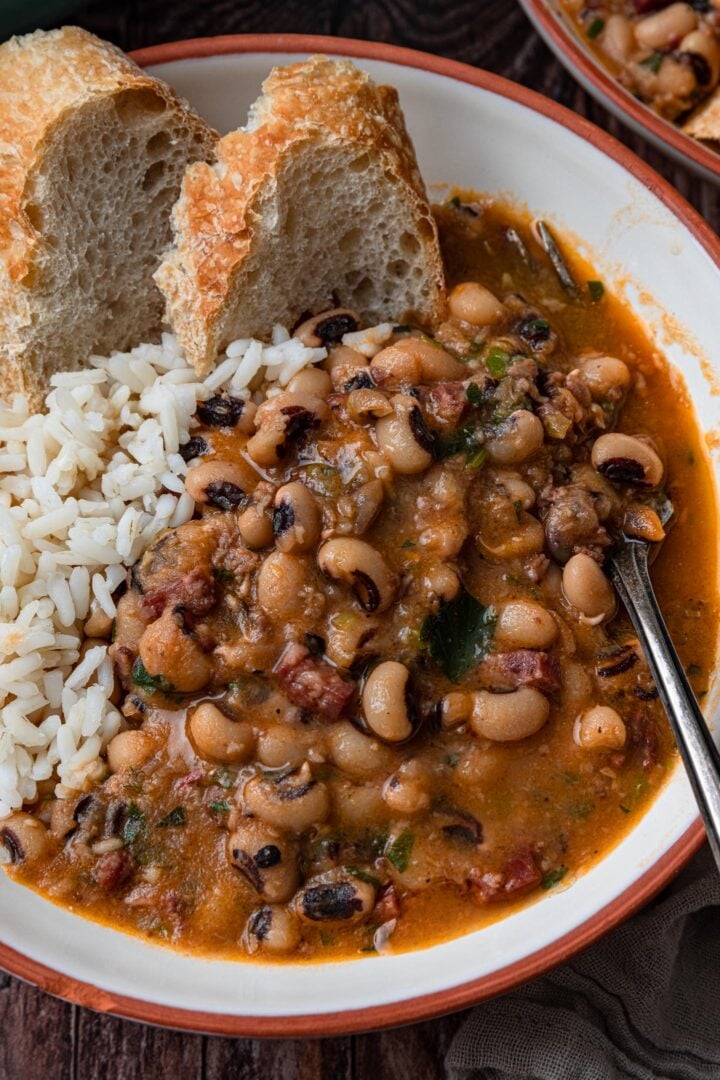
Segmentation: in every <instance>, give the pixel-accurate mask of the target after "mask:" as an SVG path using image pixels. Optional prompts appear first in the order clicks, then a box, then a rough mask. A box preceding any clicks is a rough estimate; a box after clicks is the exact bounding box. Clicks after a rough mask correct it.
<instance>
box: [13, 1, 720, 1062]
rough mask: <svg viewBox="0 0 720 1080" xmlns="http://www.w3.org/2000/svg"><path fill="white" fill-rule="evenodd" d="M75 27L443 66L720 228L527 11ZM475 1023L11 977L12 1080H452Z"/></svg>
mask: <svg viewBox="0 0 720 1080" xmlns="http://www.w3.org/2000/svg"><path fill="white" fill-rule="evenodd" d="M1 2H2V0H0V3H1ZM68 21H70V20H68ZM72 21H74V22H76V23H78V24H79V25H81V26H85V27H86V28H87V29H88V30H92V31H94V32H95V33H97V34H99V35H101V36H102V37H105V38H108V39H109V40H111V41H114V42H115V43H116V44H118V45H120V46H121V47H122V48H124V49H137V48H140V47H142V46H145V45H153V44H157V43H159V42H163V41H173V40H176V39H178V38H188V37H199V36H203V35H214V34H230V33H269V32H295V33H320V34H335V35H339V36H343V37H355V38H366V39H371V40H375V41H385V42H392V43H395V44H400V45H406V46H409V47H411V48H415V49H424V50H426V51H428V52H435V53H440V54H442V55H444V56H448V57H451V58H452V59H455V60H462V61H464V62H466V63H470V64H475V65H476V66H479V67H484V68H487V69H488V70H490V71H494V72H497V73H499V74H501V75H506V76H508V77H509V78H511V79H515V80H516V81H518V82H521V83H524V84H525V85H526V86H530V87H533V88H534V89H536V90H539V91H541V92H542V93H544V94H547V95H548V96H550V97H552V98H553V99H555V100H556V101H561V102H563V103H564V104H565V105H568V106H570V108H572V109H573V110H574V111H575V112H578V113H582V114H583V115H585V116H588V117H589V118H590V119H591V120H593V121H594V122H595V123H597V124H599V125H600V126H601V127H604V128H605V129H607V130H608V131H610V132H611V133H612V134H613V135H615V136H617V137H618V138H620V139H622V141H623V142H625V143H626V144H627V145H628V146H630V147H631V148H632V149H634V150H635V151H636V152H637V153H639V154H640V155H641V156H642V157H643V158H644V159H645V160H646V161H648V162H649V163H650V164H651V165H653V166H654V167H655V168H656V169H658V171H660V172H661V173H662V174H663V175H664V176H666V177H667V178H668V179H669V180H671V181H672V183H674V184H675V186H676V187H677V188H678V189H679V190H680V191H681V192H682V194H683V195H685V196H686V197H687V198H689V199H690V201H691V202H693V203H694V205H695V206H696V207H697V208H698V209H699V210H700V211H701V213H702V214H703V215H704V216H705V217H706V218H707V219H708V221H709V222H710V223H711V224H712V225H713V226H714V227H715V228H717V226H718V223H719V222H720V194H719V193H718V190H716V189H713V188H712V187H711V186H710V185H707V184H703V183H702V182H701V181H699V180H697V179H695V178H694V177H693V176H692V175H691V174H690V173H688V172H687V171H686V170H684V169H682V168H680V167H678V166H676V165H673V164H672V163H670V162H669V161H668V160H666V159H664V158H663V157H662V156H661V155H660V154H659V153H658V152H657V151H655V150H652V149H650V148H649V147H648V146H647V145H646V144H644V143H643V141H642V140H641V139H640V138H638V137H636V136H634V135H632V134H630V133H629V132H627V131H625V130H624V129H623V128H622V126H621V125H620V124H619V123H618V122H617V121H616V120H614V119H613V118H612V117H610V116H609V115H608V113H607V112H606V111H605V110H604V109H603V108H602V107H601V106H599V105H597V104H596V103H595V102H594V101H593V100H592V99H591V98H589V97H588V96H587V94H585V93H584V91H582V90H581V89H580V88H579V87H578V85H577V84H576V83H575V82H574V81H573V79H572V78H571V77H570V76H569V75H568V74H567V73H566V72H565V71H564V70H563V68H562V67H561V66H560V64H558V63H557V62H556V61H555V59H554V58H553V57H552V56H551V54H550V53H549V52H548V51H547V49H546V48H545V47H544V45H543V44H542V43H541V41H540V40H539V38H538V37H537V35H536V34H535V32H534V31H533V29H532V28H531V26H530V24H529V23H528V22H527V20H526V18H525V16H524V15H523V13H522V12H521V11H520V9H519V8H518V7H517V6H516V4H515V3H514V0H314V2H312V0H310V2H308V0H100V2H99V3H94V4H90V5H88V6H86V7H82V8H80V9H79V11H78V12H77V14H76V15H75V17H74V19H73V20H72ZM0 918H1V915H0ZM464 1015H465V1014H462V1013H461V1014H457V1015H455V1016H452V1017H446V1018H445V1019H442V1020H435V1021H431V1022H428V1023H424V1024H416V1025H414V1026H413V1027H407V1028H402V1029H399V1030H396V1031H390V1032H385V1033H382V1034H376V1035H363V1036H354V1037H348V1038H334V1039H327V1040H303V1041H299V1040H296V1041H275V1040H272V1041H271V1040H268V1041H260V1040H252V1039H221V1038H207V1037H204V1036H200V1035H182V1034H178V1033H176V1032H172V1031H163V1030H159V1029H156V1028H150V1027H144V1026H142V1025H139V1024H134V1023H131V1022H128V1021H123V1020H116V1019H113V1018H111V1017H107V1016H100V1015H98V1014H95V1013H93V1012H90V1011H89V1010H87V1009H81V1008H78V1007H76V1006H72V1005H68V1004H66V1003H65V1002H63V1001H59V1000H57V999H55V998H52V997H50V996H49V995H47V994H44V993H42V992H41V991H39V990H36V989H34V988H32V987H29V986H26V985H24V984H23V983H21V982H19V981H18V980H16V979H12V978H10V977H8V976H6V975H4V974H3V973H2V972H0V1080H56V1078H57V1080H166V1078H167V1080H175V1078H178V1080H196V1078H197V1080H261V1078H262V1080H434V1078H436V1077H437V1078H442V1077H444V1076H445V1069H444V1064H443V1061H444V1056H445V1052H446V1050H447V1048H448V1045H449V1042H450V1040H451V1039H452V1036H453V1034H454V1033H455V1031H456V1030H457V1028H458V1027H459V1025H460V1024H461V1023H462V1020H463V1018H464Z"/></svg>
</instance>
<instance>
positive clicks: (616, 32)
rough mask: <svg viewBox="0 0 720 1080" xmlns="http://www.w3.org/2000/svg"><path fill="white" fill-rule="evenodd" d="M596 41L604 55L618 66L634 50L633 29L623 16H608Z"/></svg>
mask: <svg viewBox="0 0 720 1080" xmlns="http://www.w3.org/2000/svg"><path fill="white" fill-rule="evenodd" d="M598 40H599V43H600V48H601V49H602V51H603V52H604V53H605V55H606V56H609V57H610V58H611V59H612V60H615V61H616V62H617V63H618V64H623V63H624V62H625V61H626V60H627V59H628V58H629V57H630V55H631V54H632V52H633V51H634V50H635V48H636V42H635V29H634V26H633V24H632V23H631V22H630V19H628V18H626V16H625V15H618V14H614V15H609V16H608V18H607V19H606V20H605V27H604V29H603V31H602V33H601V34H600V37H599V39H598Z"/></svg>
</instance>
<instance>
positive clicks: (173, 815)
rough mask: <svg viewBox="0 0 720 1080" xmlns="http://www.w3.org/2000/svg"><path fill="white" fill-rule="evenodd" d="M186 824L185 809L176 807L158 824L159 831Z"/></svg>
mask: <svg viewBox="0 0 720 1080" xmlns="http://www.w3.org/2000/svg"><path fill="white" fill-rule="evenodd" d="M184 824H185V807H184V806H176V807H174V809H172V810H171V811H170V813H169V814H166V815H165V817H164V818H162V819H161V820H160V821H158V823H157V827H158V829H174V828H177V827H178V826H179V825H184Z"/></svg>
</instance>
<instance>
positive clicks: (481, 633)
mask: <svg viewBox="0 0 720 1080" xmlns="http://www.w3.org/2000/svg"><path fill="white" fill-rule="evenodd" d="M496 622H497V615H496V612H495V608H493V607H486V606H485V605H484V604H481V603H479V601H477V600H476V599H475V597H474V596H471V595H470V593H469V592H461V593H460V595H459V596H457V597H456V598H455V599H454V600H450V601H449V602H448V603H445V604H442V605H441V606H440V608H439V610H438V611H437V612H435V613H434V614H432V615H428V617H427V618H426V619H425V622H424V623H423V626H422V630H421V631H420V639H421V641H423V642H424V643H425V644H426V645H427V648H428V652H429V653H430V656H431V657H432V658H433V660H434V661H435V663H436V664H437V665H438V667H439V668H440V670H441V671H442V673H443V675H445V677H446V678H448V679H449V680H450V681H451V682H459V681H460V679H461V678H462V677H463V675H464V674H465V672H466V671H467V670H468V669H469V668H470V667H472V665H473V664H474V663H476V661H478V660H481V659H483V657H485V656H487V653H488V651H489V649H490V642H491V640H492V636H493V633H494V632H495V623H496Z"/></svg>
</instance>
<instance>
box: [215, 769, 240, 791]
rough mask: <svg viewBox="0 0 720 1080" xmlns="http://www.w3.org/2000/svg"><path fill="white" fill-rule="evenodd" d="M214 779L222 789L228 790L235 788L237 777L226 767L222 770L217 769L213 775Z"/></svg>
mask: <svg viewBox="0 0 720 1080" xmlns="http://www.w3.org/2000/svg"><path fill="white" fill-rule="evenodd" d="M212 779H213V780H215V782H216V783H218V784H219V785H220V787H224V788H226V789H227V788H231V787H233V786H234V784H235V777H234V776H233V774H232V773H231V772H230V770H229V769H226V768H224V767H223V768H222V769H216V770H215V772H214V773H213V774H212Z"/></svg>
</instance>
